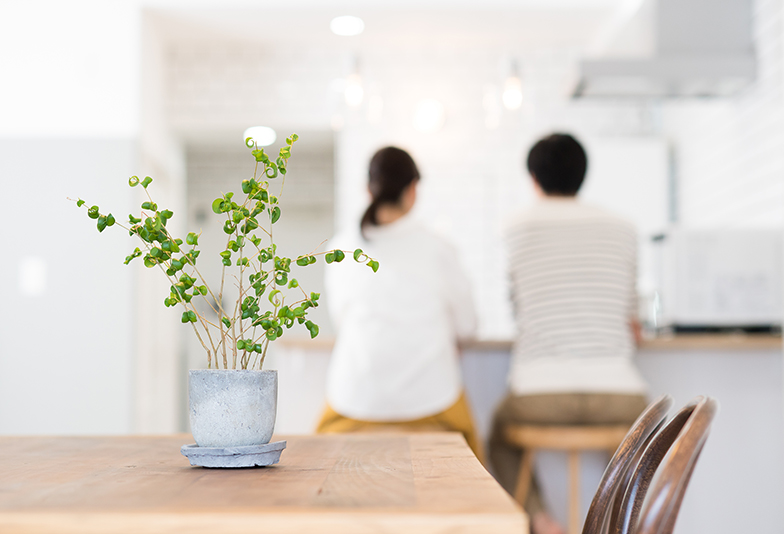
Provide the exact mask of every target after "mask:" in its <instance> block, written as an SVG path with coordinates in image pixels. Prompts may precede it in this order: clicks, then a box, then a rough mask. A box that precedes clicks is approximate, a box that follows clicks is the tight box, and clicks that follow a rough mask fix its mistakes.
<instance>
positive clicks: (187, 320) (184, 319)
mask: <svg viewBox="0 0 784 534" xmlns="http://www.w3.org/2000/svg"><path fill="white" fill-rule="evenodd" d="M190 313H191V312H187V311H186V312H182V317H180V322H181V323H183V324H185V323H190V322H191V316H190V315H189V314H190Z"/></svg>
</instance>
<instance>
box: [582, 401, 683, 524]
mask: <svg viewBox="0 0 784 534" xmlns="http://www.w3.org/2000/svg"><path fill="white" fill-rule="evenodd" d="M671 406H672V397H670V396H669V395H662V396H660V397H658V398H657V399H656V400H654V401H653V402H652V403H651V404H649V405H648V407H647V408H646V409H645V411H643V412H642V413H641V414H640V416H639V417H638V418H637V420H636V421H635V422H634V424H633V425H632V427H631V429H630V430H629V432H628V434H626V436H625V437H624V439H623V442H622V443H621V445H620V446H619V447H618V450H617V451H615V454H614V455H613V457H612V458H611V459H610V463H609V464H607V468H606V469H605V470H604V475H603V476H602V479H601V481H600V482H599V487H598V488H597V490H596V494H595V495H594V497H593V500H592V501H591V506H590V507H589V508H588V514H587V515H586V517H585V523H584V524H583V534H605V533H607V532H614V530H615V525H616V524H617V523H618V518H619V515H620V508H621V500H622V498H623V496H624V493H625V491H624V490H625V488H626V487H627V486H628V484H629V481H630V479H631V477H632V473H633V472H634V468H635V466H636V465H637V463H638V462H639V460H640V457H641V456H642V454H643V451H644V450H645V448H646V446H647V445H648V443H650V441H651V440H652V438H653V436H654V435H655V434H656V432H657V431H658V430H659V429H660V428H661V427H662V425H663V424H664V421H665V420H666V419H667V412H668V411H669V410H670V407H671Z"/></svg>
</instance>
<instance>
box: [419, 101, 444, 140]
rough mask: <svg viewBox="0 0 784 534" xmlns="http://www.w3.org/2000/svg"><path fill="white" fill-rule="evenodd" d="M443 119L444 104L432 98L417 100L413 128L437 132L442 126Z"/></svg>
mask: <svg viewBox="0 0 784 534" xmlns="http://www.w3.org/2000/svg"><path fill="white" fill-rule="evenodd" d="M445 121H446V110H445V109H444V104H442V103H441V102H439V101H438V100H436V99H434V98H426V99H425V100H420V101H419V103H418V104H417V106H416V111H414V128H416V129H417V130H418V131H420V132H426V133H432V132H437V131H438V130H440V129H441V127H442V126H444V122H445Z"/></svg>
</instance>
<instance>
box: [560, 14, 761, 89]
mask: <svg viewBox="0 0 784 534" xmlns="http://www.w3.org/2000/svg"><path fill="white" fill-rule="evenodd" d="M646 14H647V15H646ZM751 17H752V0H646V1H645V2H642V5H640V6H639V9H638V16H637V19H641V18H642V19H643V20H642V21H640V20H636V21H635V22H636V26H635V25H634V24H631V23H629V24H627V25H626V26H627V27H626V28H624V27H621V28H618V33H619V34H622V33H623V32H624V31H626V33H627V34H628V33H630V32H632V33H633V35H632V39H633V38H634V33H636V34H641V33H645V31H641V29H642V30H647V31H648V33H649V34H650V36H651V38H650V39H649V40H650V41H651V43H650V44H649V46H648V48H649V49H650V50H649V51H648V53H645V54H643V55H640V56H638V57H623V55H624V52H625V50H624V49H623V48H624V44H627V45H628V43H629V39H630V37H629V35H626V36H625V41H624V39H618V40H620V41H621V45H620V46H619V45H617V44H616V45H615V49H613V47H612V45H610V46H608V51H607V55H608V56H609V57H602V58H597V59H590V60H584V61H582V62H581V63H580V69H579V78H578V82H577V84H576V86H575V88H574V91H573V94H572V96H573V97H575V98H584V97H639V98H677V97H723V96H731V95H733V94H736V93H737V92H739V91H740V90H742V89H743V88H744V87H746V86H748V85H749V84H751V83H752V82H753V81H754V77H755V73H756V59H755V56H754V48H753V41H752V20H751ZM641 25H642V26H641ZM645 25H647V26H651V27H649V28H645V27H644V26H645ZM629 27H631V29H630V28H629ZM631 48H634V47H631ZM638 48H639V47H638ZM619 56H620V57H619Z"/></svg>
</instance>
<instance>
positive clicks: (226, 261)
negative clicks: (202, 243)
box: [221, 258, 231, 267]
mask: <svg viewBox="0 0 784 534" xmlns="http://www.w3.org/2000/svg"><path fill="white" fill-rule="evenodd" d="M221 263H222V264H223V265H225V266H226V267H231V260H230V259H228V258H223V259H222V260H221Z"/></svg>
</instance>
